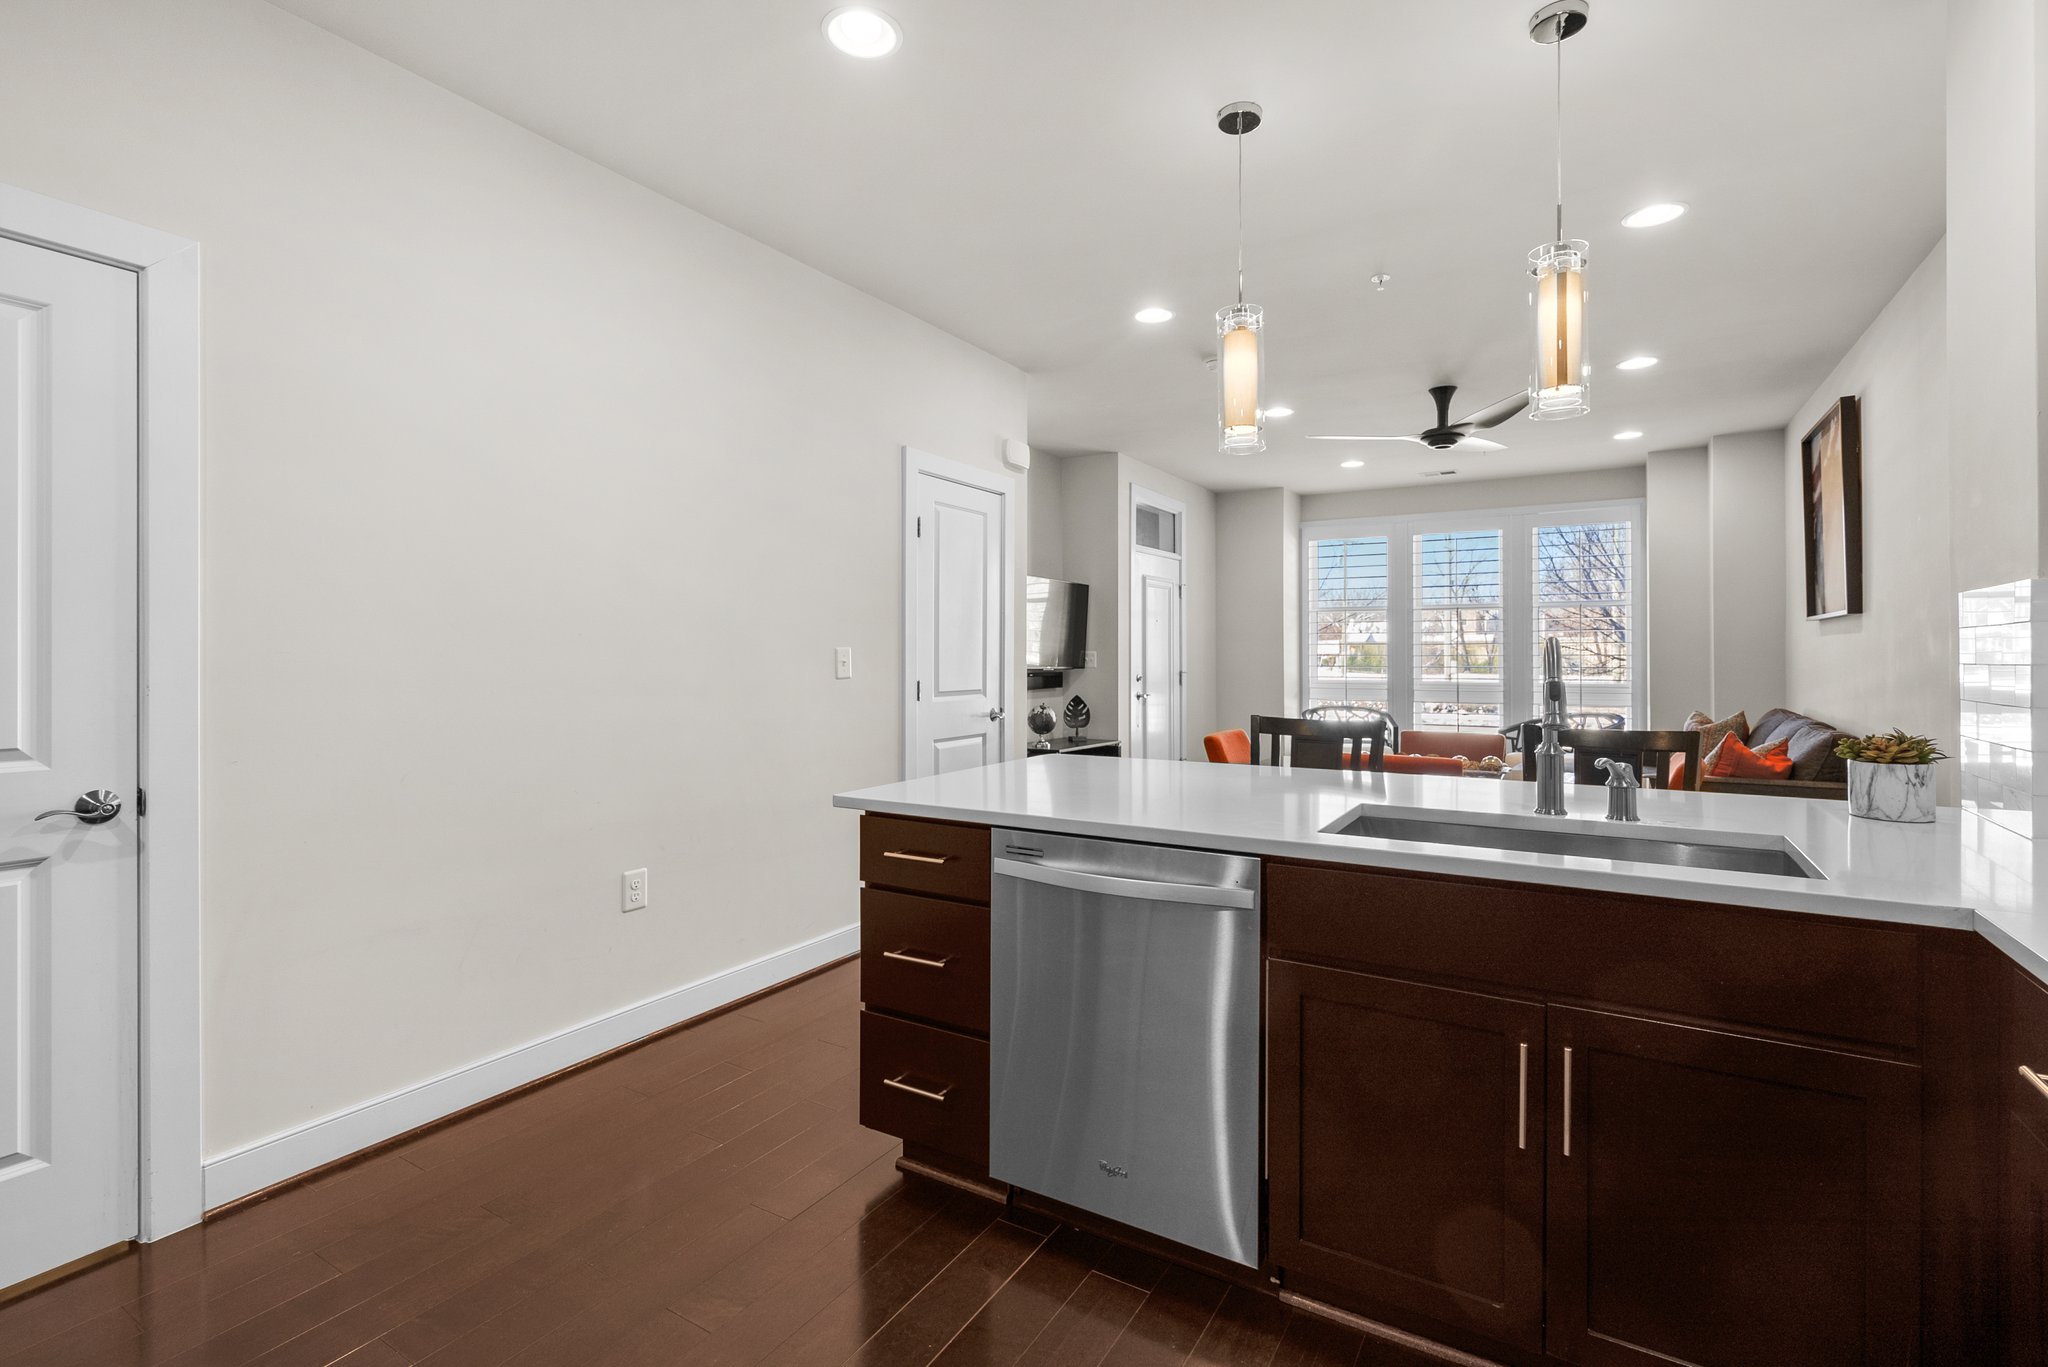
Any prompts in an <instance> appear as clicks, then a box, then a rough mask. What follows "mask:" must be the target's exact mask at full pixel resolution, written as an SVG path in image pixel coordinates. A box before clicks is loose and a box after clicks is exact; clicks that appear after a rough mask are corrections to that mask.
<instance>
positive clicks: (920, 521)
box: [917, 517, 924, 541]
mask: <svg viewBox="0 0 2048 1367" xmlns="http://www.w3.org/2000/svg"><path fill="white" fill-rule="evenodd" d="M917 539H918V540H920V541H922V540H924V519H923V518H921V517H920V518H919V519H918V520H917Z"/></svg>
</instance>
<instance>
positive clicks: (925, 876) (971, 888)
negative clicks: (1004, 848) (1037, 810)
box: [860, 812, 989, 906]
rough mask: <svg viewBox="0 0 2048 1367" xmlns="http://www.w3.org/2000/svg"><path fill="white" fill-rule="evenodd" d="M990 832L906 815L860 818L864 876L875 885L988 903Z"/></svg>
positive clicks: (864, 878)
mask: <svg viewBox="0 0 2048 1367" xmlns="http://www.w3.org/2000/svg"><path fill="white" fill-rule="evenodd" d="M988 848H989V829H988V827H986V826H956V825H954V824H952V823H950V822H945V821H918V820H914V819H912V818H910V817H903V816H878V815H876V814H875V813H873V812H868V813H865V814H863V815H862V817H861V819H860V876H861V881H862V882H864V883H866V884H868V886H870V887H880V888H898V889H900V890H902V891H904V892H923V893H929V894H931V895H932V896H934V897H951V898H954V899H956V900H958V901H962V902H980V903H982V904H983V905H984V906H986V905H987V904H988V864H989V853H988Z"/></svg>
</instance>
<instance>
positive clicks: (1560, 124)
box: [1237, 20, 1564, 242]
mask: <svg viewBox="0 0 2048 1367" xmlns="http://www.w3.org/2000/svg"><path fill="white" fill-rule="evenodd" d="M1562 25H1563V21H1562V20H1560V21H1559V32H1558V38H1557V41H1556V42H1555V43H1553V44H1551V46H1552V47H1554V48H1556V49H1557V239H1556V240H1557V241H1559V242H1562V241H1564V33H1563V27H1562ZM1240 179H1242V174H1240ZM1237 193H1238V198H1239V199H1242V198H1243V197H1244V191H1243V189H1241V188H1240V189H1239V190H1238V192H1237ZM1243 215H1244V210H1243V207H1242V206H1241V205H1240V207H1239V209H1238V216H1239V217H1240V218H1242V217H1243ZM1239 232H1240V233H1242V232H1243V229H1242V228H1240V229H1239Z"/></svg>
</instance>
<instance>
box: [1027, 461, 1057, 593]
mask: <svg viewBox="0 0 2048 1367" xmlns="http://www.w3.org/2000/svg"><path fill="white" fill-rule="evenodd" d="M1065 468H1066V462H1065V461H1063V460H1061V459H1060V458H1059V457H1057V456H1048V455H1046V454H1045V453H1044V452H1037V453H1035V454H1034V455H1033V456H1032V459H1031V470H1030V472H1029V474H1028V475H1027V476H1026V477H1025V483H1026V485H1027V486H1028V488H1027V499H1026V502H1027V504H1028V505H1029V507H1030V509H1031V527H1030V531H1029V533H1028V534H1027V535H1026V536H1025V538H1024V566H1023V571H1022V572H1023V573H1025V574H1035V575H1037V576H1038V577H1039V578H1041V579H1065V578H1066V577H1067V571H1066V564H1067V539H1066V525H1067V524H1066V518H1065V517H1064V515H1063V514H1062V512H1061V508H1060V484H1061V480H1060V475H1061V472H1062V471H1063V470H1064V469H1065Z"/></svg>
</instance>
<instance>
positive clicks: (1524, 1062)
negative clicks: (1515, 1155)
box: [1515, 1044, 1529, 1149]
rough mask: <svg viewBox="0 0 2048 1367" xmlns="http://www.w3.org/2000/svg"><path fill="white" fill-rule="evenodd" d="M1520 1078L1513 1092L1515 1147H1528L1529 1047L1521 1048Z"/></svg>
mask: <svg viewBox="0 0 2048 1367" xmlns="http://www.w3.org/2000/svg"><path fill="white" fill-rule="evenodd" d="M1521 1051H1522V1058H1521V1064H1520V1072H1521V1078H1520V1081H1519V1082H1517V1083H1516V1091H1515V1147H1516V1148H1518V1149H1526V1148H1528V1147H1529V1046H1528V1045H1526V1044H1524V1045H1522V1046H1521Z"/></svg>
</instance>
